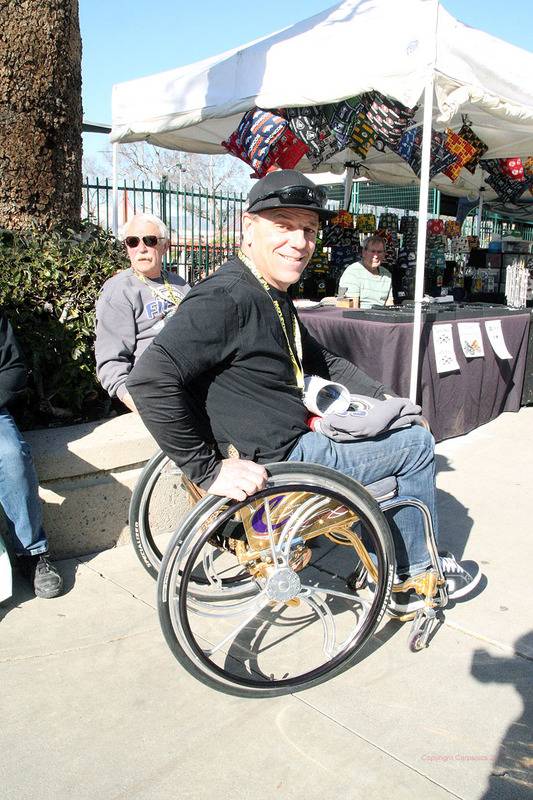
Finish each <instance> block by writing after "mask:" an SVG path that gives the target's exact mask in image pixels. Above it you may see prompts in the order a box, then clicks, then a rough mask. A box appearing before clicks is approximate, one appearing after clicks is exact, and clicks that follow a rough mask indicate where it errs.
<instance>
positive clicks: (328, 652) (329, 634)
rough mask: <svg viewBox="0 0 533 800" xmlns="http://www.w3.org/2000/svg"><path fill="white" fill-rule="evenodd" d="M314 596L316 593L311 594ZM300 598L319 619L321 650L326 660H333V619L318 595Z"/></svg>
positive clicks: (303, 595) (334, 650)
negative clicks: (321, 632)
mask: <svg viewBox="0 0 533 800" xmlns="http://www.w3.org/2000/svg"><path fill="white" fill-rule="evenodd" d="M313 594H314V595H316V592H315V593H313ZM300 598H301V599H302V600H303V601H304V602H305V603H307V605H309V606H310V607H311V608H312V609H313V611H314V612H315V614H316V615H317V617H318V618H319V620H320V622H321V623H322V629H323V636H324V639H323V643H322V650H323V652H324V655H325V656H326V658H333V656H334V655H335V652H336V647H335V621H334V619H333V615H332V613H331V611H330V610H329V608H328V606H327V605H326V603H325V602H324V601H323V600H322V598H321V597H319V596H318V595H316V596H313V597H312V596H311V594H307V593H305V594H304V593H302V594H301V595H300Z"/></svg>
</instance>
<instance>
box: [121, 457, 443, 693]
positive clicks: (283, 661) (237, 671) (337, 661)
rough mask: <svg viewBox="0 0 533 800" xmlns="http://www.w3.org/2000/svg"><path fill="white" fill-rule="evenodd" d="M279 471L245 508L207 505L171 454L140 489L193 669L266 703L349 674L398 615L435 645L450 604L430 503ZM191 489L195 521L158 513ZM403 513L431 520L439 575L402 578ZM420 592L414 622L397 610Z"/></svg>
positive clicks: (140, 533) (148, 547)
mask: <svg viewBox="0 0 533 800" xmlns="http://www.w3.org/2000/svg"><path fill="white" fill-rule="evenodd" d="M266 468H267V472H268V474H269V480H268V482H267V485H266V487H265V488H264V489H263V490H261V491H260V492H257V493H256V494H254V495H252V496H250V497H248V498H247V499H246V500H244V501H242V502H237V501H234V500H231V499H228V498H222V497H217V496H215V495H209V494H207V495H205V496H202V492H201V491H200V490H199V489H198V487H196V486H194V484H192V483H191V482H190V481H189V480H188V479H187V478H186V477H185V476H183V475H181V473H180V472H179V470H177V468H176V467H175V466H174V465H173V464H172V462H170V461H169V460H168V459H167V458H166V457H165V456H164V455H163V453H157V454H156V455H155V456H154V457H153V458H152V459H151V460H150V461H149V462H148V464H147V465H146V467H145V469H144V472H143V474H142V476H141V478H140V480H139V483H138V485H137V487H136V490H135V492H134V494H133V496H132V502H131V507H130V524H131V529H132V540H133V543H134V547H135V550H136V553H137V555H138V557H139V559H140V560H141V563H142V564H143V566H144V567H145V568H146V569H147V571H148V572H149V573H150V574H151V575H152V576H154V577H156V576H157V578H158V581H157V604H158V613H159V619H160V623H161V628H162V631H163V634H164V636H165V639H166V641H167V644H168V645H169V647H170V649H171V651H172V653H173V654H174V656H175V657H176V659H177V660H178V661H179V662H180V664H181V665H182V666H183V667H184V668H185V669H186V670H187V671H188V672H189V673H190V674H191V675H193V676H194V677H195V678H197V679H199V680H200V681H202V682H203V683H205V684H206V685H208V686H210V687H212V688H215V689H217V690H219V691H223V692H226V693H229V694H235V695H238V696H244V697H267V696H276V695H281V694H287V693H292V692H295V691H299V690H302V689H306V688H310V687H311V686H314V685H317V684H319V683H321V682H323V681H325V680H328V679H329V678H331V677H333V676H335V675H337V674H339V673H341V672H343V671H344V670H346V669H348V668H349V667H350V666H351V665H353V664H354V663H355V662H356V661H357V660H358V658H359V657H360V655H359V653H360V650H361V648H363V647H365V646H367V647H368V644H369V642H370V641H371V639H372V636H373V633H374V631H375V630H376V628H377V626H378V625H379V623H380V621H381V619H382V617H383V616H384V614H385V613H387V614H388V615H389V616H393V617H394V616H395V617H397V618H398V619H400V620H402V621H404V620H405V621H407V620H408V619H409V620H412V628H411V631H410V635H409V647H410V649H411V650H412V651H417V650H420V649H422V648H424V647H426V646H427V644H428V641H429V638H430V635H431V633H432V631H433V630H434V628H435V627H436V625H437V623H438V617H437V613H438V609H440V608H444V607H445V606H446V604H447V602H448V596H447V591H446V582H445V579H444V575H443V573H442V569H441V565H440V560H439V558H438V553H437V548H436V543H435V537H434V533H433V527H432V521H431V516H430V514H429V511H428V509H427V508H426V506H425V505H424V504H423V503H421V502H420V501H418V500H416V499H415V498H408V497H401V496H398V494H397V486H396V481H395V479H394V478H386V479H384V480H382V481H378V482H377V483H376V484H372V485H370V486H367V487H365V486H363V485H362V484H360V483H358V482H357V481H355V480H353V479H352V478H349V477H348V476H346V475H343V474H341V473H339V472H337V471H335V470H332V469H330V468H328V467H324V466H321V465H317V464H305V463H298V462H282V463H278V464H271V465H266ZM179 481H181V482H182V484H183V485H184V486H185V488H186V490H187V492H188V493H189V495H190V497H191V499H192V500H193V501H194V503H195V505H194V507H193V508H192V509H191V510H190V511H189V513H187V514H186V515H185V517H184V518H182V519H181V520H180V521H178V520H173V519H172V515H171V516H170V517H166V518H165V507H164V504H163V508H162V510H160V511H159V512H157V513H155V512H154V510H153V509H152V510H151V506H154V505H155V497H156V496H157V495H158V494H163V495H164V494H165V492H167V491H168V490H169V487H176V486H177V485H178V483H179ZM403 505H410V506H413V507H415V508H417V509H418V511H419V512H420V513H421V514H422V519H423V524H424V531H425V537H426V544H427V547H428V551H429V554H430V558H431V567H430V568H429V569H428V570H427V571H426V572H425V573H423V574H422V575H417V576H415V577H414V578H411V579H408V580H407V581H404V582H402V583H397V582H395V555H394V546H393V541H392V536H391V532H390V528H389V525H388V522H387V519H386V517H385V513H384V512H385V511H387V510H391V509H393V508H397V507H399V506H403ZM174 523H175V525H174V527H175V530H174V532H173V533H172V534H171V535H170V530H171V529H170V528H169V527H168V525H169V524H170V525H172V524H174ZM169 535H170V539H169ZM163 550H164V555H163V552H162V551H163ZM408 589H413V590H414V591H415V592H416V593H417V594H418V595H420V596H421V597H422V598H423V601H424V602H423V606H422V608H420V609H419V610H418V611H417V612H415V613H411V614H409V615H405V616H402V615H401V614H397V613H395V612H393V611H392V609H391V608H389V601H390V597H391V594H392V593H395V592H405V591H407V590H408Z"/></svg>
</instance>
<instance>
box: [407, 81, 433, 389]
mask: <svg viewBox="0 0 533 800" xmlns="http://www.w3.org/2000/svg"><path fill="white" fill-rule="evenodd" d="M433 81H434V78H433V70H431V74H430V75H428V78H427V80H426V86H425V88H424V118H423V123H422V163H421V172H420V197H419V204H418V237H417V247H416V273H415V313H414V320H413V344H412V350H411V382H410V388H409V398H410V400H411V401H412V402H413V403H416V399H417V394H418V364H419V360H420V334H421V331H422V298H423V296H424V267H425V261H426V233H427V217H428V196H429V166H430V156H431V120H432V117H433Z"/></svg>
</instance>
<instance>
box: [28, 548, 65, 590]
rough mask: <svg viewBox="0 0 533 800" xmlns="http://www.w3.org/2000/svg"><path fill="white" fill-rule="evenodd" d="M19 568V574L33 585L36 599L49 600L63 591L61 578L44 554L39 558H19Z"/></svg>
mask: <svg viewBox="0 0 533 800" xmlns="http://www.w3.org/2000/svg"><path fill="white" fill-rule="evenodd" d="M19 566H20V571H21V573H22V574H23V575H24V577H25V578H27V579H28V580H29V582H30V583H31V584H32V585H33V590H34V592H35V596H36V597H44V598H45V599H47V600H49V599H50V598H52V597H57V596H58V595H59V594H61V592H62V591H63V578H62V577H61V575H60V574H59V572H58V571H57V569H56V568H55V566H54V565H53V564H51V563H50V560H49V558H48V555H47V554H46V553H44V554H42V555H39V556H21V557H20V558H19Z"/></svg>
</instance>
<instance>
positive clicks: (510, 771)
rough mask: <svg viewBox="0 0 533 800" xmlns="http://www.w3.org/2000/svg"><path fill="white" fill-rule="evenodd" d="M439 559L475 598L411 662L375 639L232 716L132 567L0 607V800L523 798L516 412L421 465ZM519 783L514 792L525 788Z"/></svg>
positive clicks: (102, 570) (387, 639)
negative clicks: (177, 655)
mask: <svg viewBox="0 0 533 800" xmlns="http://www.w3.org/2000/svg"><path fill="white" fill-rule="evenodd" d="M437 453H438V468H439V476H438V487H439V510H440V517H441V529H442V531H443V536H442V537H441V542H442V545H443V546H445V547H448V548H449V549H451V550H453V551H454V552H455V553H456V554H457V555H458V556H462V557H465V558H475V559H476V560H478V561H479V562H480V564H481V565H482V569H483V572H484V574H485V576H486V580H484V582H483V586H482V589H483V590H482V591H481V592H480V593H479V594H478V595H477V596H476V597H475V598H474V599H472V600H470V601H469V602H465V603H463V604H456V605H455V606H454V607H450V608H449V609H448V610H447V611H446V615H445V616H446V619H445V624H444V625H443V626H442V627H441V628H440V630H439V631H438V633H437V635H436V636H435V638H434V639H433V641H432V642H431V645H430V647H429V648H428V649H427V650H424V651H423V652H420V653H417V654H412V653H411V652H410V651H409V650H408V647H407V636H408V630H409V626H408V625H404V626H402V625H399V624H398V623H396V622H393V621H392V620H388V621H387V622H386V623H385V624H384V625H382V627H381V629H380V631H379V633H378V637H377V643H376V647H374V648H370V650H371V652H369V653H368V655H367V657H366V658H364V659H363V660H362V661H361V662H360V663H359V664H358V665H357V666H355V667H353V668H352V669H351V670H349V671H347V672H345V673H344V674H343V675H341V676H340V677H338V678H335V679H334V680H331V681H329V682H327V683H325V684H323V685H322V686H319V687H317V688H315V689H312V690H309V691H306V692H303V693H299V694H295V695H290V696H288V697H283V698H277V699H273V700H253V701H250V700H243V699H239V698H235V697H230V696H226V695H223V694H220V693H218V692H214V691H211V690H209V689H207V688H206V687H204V686H203V685H201V684H200V683H198V682H196V681H195V680H194V679H192V678H190V677H189V676H188V674H186V673H185V672H184V671H183V670H182V668H181V667H180V666H179V664H178V663H177V662H176V661H175V660H174V658H173V657H172V655H171V653H170V651H169V649H168V648H167V646H166V644H165V642H164V640H163V637H162V634H161V633H160V629H159V623H158V619H157V614H156V611H155V606H156V602H155V584H154V582H153V581H152V580H151V579H150V578H149V576H148V575H146V573H144V571H143V570H142V568H141V566H140V565H139V563H138V561H137V559H136V557H135V555H134V553H133V551H132V549H131V547H129V546H126V547H121V548H117V549H115V550H109V551H106V552H103V553H100V554H98V555H95V556H92V557H85V558H83V559H75V560H69V561H63V562H61V568H62V571H63V573H64V575H65V576H66V583H67V592H66V594H65V595H64V596H63V597H61V598H57V599H56V600H50V601H46V600H38V599H35V598H32V597H31V595H30V593H29V591H27V590H26V589H25V587H24V586H23V585H17V586H16V593H15V596H14V597H13V598H12V599H11V600H10V601H8V602H6V603H4V604H2V605H1V606H0V692H1V708H2V715H1V720H2V721H1V731H0V754H1V757H0V786H2V789H3V796H4V797H5V798H6V800H26V799H27V800H30V799H31V800H36V798H39V800H52V799H53V800H63V798H65V799H66V798H70V797H76V800H86V799H87V798H90V799H91V800H96V799H97V800H118V799H119V798H120V799H121V800H132V799H133V798H135V800H185V799H186V798H194V799H195V800H198V799H201V800H203V799H204V798H206V799H207V798H211V797H214V798H221V800H226V798H228V800H229V799H230V798H231V799H232V800H234V799H237V800H240V799H241V798H243V799H244V798H246V799H248V798H250V800H256V799H257V800H259V798H261V800H263V799H264V798H268V799H269V798H277V797H279V798H291V799H292V798H295V799H296V798H306V800H315V798H316V800H329V798H342V799H344V798H350V799H351V798H365V800H366V799H368V800H373V799H374V798H375V799H376V800H378V799H379V800H382V799H383V798H386V797H390V796H394V798H395V800H403V799H404V798H406V799H407V798H409V799H410V800H412V798H415V799H417V798H424V799H425V798H430V800H433V799H435V800H441V798H442V800H444V799H445V798H465V800H466V799H468V800H481V798H483V799H484V800H488V799H489V798H490V800H495V799H496V798H506V799H508V800H517V798H526V797H527V798H531V797H532V796H533V779H532V772H533V748H532V745H531V741H532V735H531V734H532V730H533V689H532V686H533V631H532V628H533V625H532V622H531V608H532V607H533V580H532V558H531V554H532V546H531V536H532V530H531V497H532V491H531V484H532V482H533V408H524V409H522V410H521V411H520V412H519V413H518V414H503V415H502V416H500V417H499V418H498V419H497V420H495V421H493V422H491V423H490V424H488V425H486V426H484V427H483V428H479V429H478V430H476V431H474V432H472V433H470V434H468V435H467V436H464V437H462V438H459V439H454V440H450V441H447V442H442V443H441V444H440V445H438V447H437ZM528 781H529V782H528Z"/></svg>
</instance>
